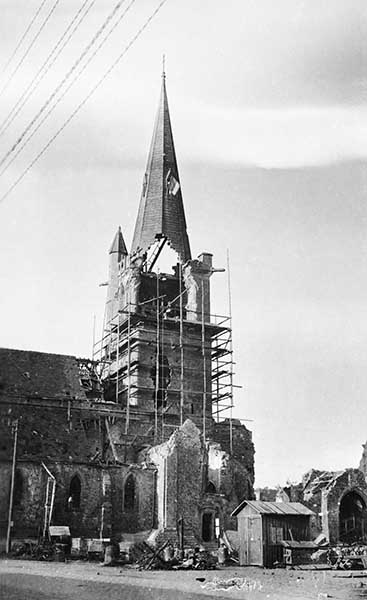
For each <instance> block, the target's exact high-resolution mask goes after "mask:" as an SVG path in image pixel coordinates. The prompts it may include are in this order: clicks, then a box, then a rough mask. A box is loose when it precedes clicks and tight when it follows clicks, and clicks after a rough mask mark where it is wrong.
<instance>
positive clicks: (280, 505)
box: [232, 500, 314, 517]
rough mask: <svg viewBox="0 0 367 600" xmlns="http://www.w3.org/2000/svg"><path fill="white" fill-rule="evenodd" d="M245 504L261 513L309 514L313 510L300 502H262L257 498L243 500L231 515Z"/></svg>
mask: <svg viewBox="0 0 367 600" xmlns="http://www.w3.org/2000/svg"><path fill="white" fill-rule="evenodd" d="M245 506H251V507H252V508H253V509H254V510H255V511H256V512H258V513H259V514H262V515H265V514H266V515H303V516H311V515H313V514H314V513H313V511H312V510H310V509H309V508H307V506H304V505H303V504H301V503H300V502H262V501H259V500H243V502H241V504H239V505H238V506H237V508H235V509H234V511H233V512H232V516H233V517H234V516H236V515H238V513H240V512H241V511H242V509H243V508H245Z"/></svg>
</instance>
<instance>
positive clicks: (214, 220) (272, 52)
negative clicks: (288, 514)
mask: <svg viewBox="0 0 367 600" xmlns="http://www.w3.org/2000/svg"><path fill="white" fill-rule="evenodd" d="M90 1H91V0H90ZM116 1H117V0H96V1H95V2H94V3H93V6H92V7H91V9H90V11H89V13H88V15H87V16H86V18H85V20H84V21H83V23H82V24H81V26H80V27H79V29H78V30H77V32H76V33H75V35H74V37H73V38H72V39H71V40H70V43H69V44H68V45H67V46H66V47H65V49H64V50H63V52H62V53H61V54H60V56H59V58H58V59H57V60H56V61H55V63H54V64H53V65H52V68H50V69H49V71H48V73H47V75H46V76H45V77H44V79H43V80H42V81H41V83H40V85H39V86H38V88H37V90H36V91H35V93H34V94H33V95H32V96H31V97H30V98H29V100H28V102H27V103H26V104H25V106H24V107H23V109H22V110H21V111H20V112H19V114H18V115H17V117H16V118H14V121H13V122H12V123H11V124H10V126H9V127H8V129H7V130H6V131H5V132H4V131H3V126H2V123H3V122H4V119H5V118H7V116H8V114H9V112H10V111H11V110H12V108H13V106H14V105H15V103H16V102H17V101H18V99H19V97H20V96H21V94H22V93H23V92H24V90H25V89H26V87H27V86H28V85H29V84H30V82H31V81H32V79H33V77H34V76H35V75H36V73H37V71H38V69H39V68H40V66H41V65H42V64H43V62H44V61H45V59H46V58H47V56H48V53H49V52H50V51H51V50H52V48H53V47H54V45H55V43H56V42H57V40H58V39H59V37H60V36H61V35H62V33H63V31H64V30H65V28H66V26H67V25H68V23H69V22H70V21H71V19H72V18H73V16H74V15H75V13H76V11H77V10H78V9H79V8H80V7H81V6H82V4H83V3H82V0H80V1H79V0H78V1H76V0H59V2H58V3H57V4H56V8H55V9H54V12H53V13H52V15H51V16H50V18H49V20H48V22H47V24H46V26H45V27H44V29H43V30H42V31H41V33H40V35H39V37H38V38H37V40H36V41H35V43H34V45H33V47H32V48H31V49H30V50H29V52H28V53H26V50H27V47H28V45H29V44H30V43H31V41H32V39H33V36H34V35H35V33H36V32H37V30H38V29H39V28H40V26H41V24H42V21H43V20H44V19H45V18H46V16H47V14H48V13H49V12H50V10H51V9H52V7H53V5H54V4H55V2H54V0H52V1H51V0H46V2H45V4H44V6H43V8H42V10H41V12H40V13H39V16H38V17H37V19H36V21H35V22H34V25H33V26H32V28H31V30H30V32H29V34H28V35H27V37H26V38H25V40H24V43H23V44H22V45H21V46H20V48H19V50H18V51H17V53H16V54H15V56H14V58H13V59H12V61H11V62H10V64H9V65H8V66H7V64H6V63H7V60H8V58H9V57H10V56H11V54H12V52H13V50H14V48H15V47H16V44H17V42H18V41H19V40H20V39H21V36H22V33H23V32H24V31H25V29H26V27H27V25H28V24H29V23H30V21H31V19H32V17H33V15H34V14H35V11H36V10H37V8H38V7H39V6H40V0H2V4H1V9H2V18H1V21H0V57H1V59H0V115H1V118H0V121H1V124H0V157H1V158H0V161H1V160H2V157H3V156H4V155H5V154H6V153H7V152H8V151H10V149H11V148H12V147H13V145H14V143H15V142H16V140H19V138H20V136H21V134H22V132H23V131H24V130H25V128H26V127H27V125H28V123H29V122H30V121H31V120H32V119H33V117H34V116H35V115H36V114H37V113H38V111H39V110H40V107H41V106H43V105H44V104H45V102H46V100H47V98H49V97H50V95H51V94H52V92H53V91H54V90H55V88H56V87H57V86H58V85H59V83H60V82H61V81H62V80H63V78H64V77H65V75H66V74H67V73H68V72H69V71H70V69H71V68H72V66H73V64H74V63H75V61H76V59H77V57H78V56H79V55H80V53H81V52H82V51H83V50H84V49H85V48H86V47H87V45H88V43H89V41H90V40H91V39H92V37H93V36H94V34H95V32H96V31H97V29H98V28H99V27H100V26H101V24H102V23H103V22H104V20H105V19H106V18H107V16H108V15H109V13H110V12H111V11H112V10H113V7H114V6H115V5H116ZM157 5H158V0H156V1H154V0H140V1H139V0H135V2H133V3H132V4H131V7H130V9H129V10H128V12H127V13H126V16H125V17H124V18H123V19H122V20H121V22H120V24H119V25H118V27H116V29H115V31H114V32H113V34H112V35H111V36H110V37H109V38H108V40H107V43H106V44H105V45H104V46H103V48H101V50H100V51H99V52H98V54H97V55H96V56H95V58H94V59H93V60H92V61H91V63H90V64H89V66H88V68H86V69H85V71H84V72H83V73H82V74H81V75H80V76H79V77H78V79H77V80H76V82H75V83H74V84H73V86H72V87H71V88H70V90H69V91H68V93H66V94H65V96H64V97H63V98H61V99H60V101H59V102H58V103H57V106H56V108H55V110H54V111H53V112H52V113H50V115H49V117H48V118H47V119H46V120H45V122H44V123H43V125H42V126H41V127H40V129H39V131H37V132H36V133H35V135H34V136H33V137H32V138H31V140H30V141H29V143H27V145H26V146H25V147H24V150H22V151H21V152H19V156H17V157H16V159H15V160H14V161H13V162H12V164H11V165H10V166H9V167H8V168H7V169H6V170H5V171H4V172H3V168H1V170H0V173H1V174H0V195H1V196H3V195H4V194H6V192H7V191H8V189H9V188H10V187H11V186H12V185H13V184H14V182H15V181H16V180H17V179H18V178H19V177H20V176H21V175H22V173H23V172H24V171H25V170H26V169H27V168H28V167H29V166H30V164H31V163H32V162H33V160H34V158H35V157H36V156H37V155H38V153H39V152H40V151H41V150H42V149H43V148H44V147H45V145H46V144H47V143H48V141H49V140H50V139H51V138H52V137H53V136H54V135H55V133H56V132H57V131H58V130H59V129H60V127H62V125H63V124H64V122H65V121H66V120H67V119H68V117H69V115H70V114H71V113H72V112H73V111H74V110H75V108H76V107H77V106H78V105H79V104H80V102H81V101H82V100H83V99H84V98H85V97H86V95H87V94H88V93H89V91H90V90H91V89H93V87H94V86H95V84H96V82H97V81H98V80H99V79H100V78H101V77H102V75H103V74H104V72H105V71H106V70H107V69H108V68H109V67H110V66H111V64H112V63H113V62H114V61H115V59H116V58H117V56H118V55H119V54H120V53H122V52H123V51H124V48H125V47H126V46H127V45H128V44H129V42H130V41H131V39H132V38H133V36H134V35H135V34H136V32H137V31H138V30H139V28H140V27H141V26H142V24H143V23H144V22H145V21H146V19H147V18H148V17H149V15H150V14H151V13H152V12H153V11H154V9H155V8H156V7H157ZM86 6H88V4H87V5H86ZM127 6H128V1H127V0H126V1H125V2H124V3H123V5H122V7H121V9H120V13H117V16H118V15H119V14H121V11H122V10H123V9H124V8H126V7H127ZM111 23H113V21H111ZM106 31H107V30H106ZM100 39H101V38H100ZM366 40H367V4H366V2H365V1H364V0H329V1H326V2H317V1H316V0H308V1H302V0H278V2H273V1H272V0H256V1H255V0H227V2H226V3H222V2H219V1H217V0H211V1H209V0H202V1H201V2H197V1H194V0H185V2H181V1H179V0H167V1H166V3H165V4H164V5H163V6H162V8H161V9H160V11H159V12H158V13H157V15H156V16H155V17H154V19H153V20H152V21H151V23H150V24H149V26H148V27H147V28H146V29H145V30H144V31H143V33H142V34H141V35H140V37H139V38H138V39H137V40H136V42H134V43H133V44H132V45H131V47H130V48H129V50H128V51H127V52H126V54H125V55H124V56H123V58H122V60H121V61H120V62H119V63H118V64H117V66H116V68H115V69H114V70H113V71H112V72H111V73H110V75H109V76H108V77H107V78H106V79H105V80H104V81H103V83H102V84H101V85H100V86H99V87H98V88H97V90H96V91H95V93H93V94H92V96H91V97H90V99H89V100H88V102H86V103H85V104H84V105H83V107H82V108H81V109H80V110H79V111H78V112H77V113H76V114H75V117H74V118H73V119H72V120H71V121H70V122H69V123H68V124H67V125H66V126H65V128H64V129H63V130H62V132H61V134H60V135H58V136H57V137H56V138H55V139H54V141H53V142H52V143H51V144H50V146H49V147H48V149H47V151H45V152H44V153H43V154H42V156H41V157H40V159H39V160H38V161H37V162H36V163H35V164H34V165H33V166H32V167H31V168H30V169H29V170H28V172H27V174H26V175H25V176H24V177H23V179H22V180H21V181H20V182H19V184H17V185H16V186H15V187H14V189H13V190H12V192H11V193H10V194H9V195H7V197H6V198H5V199H4V200H2V201H1V202H0V218H1V237H0V255H1V261H0V290H1V311H0V331H1V339H0V344H1V345H2V346H5V347H11V348H21V349H27V350H38V351H44V352H56V353H65V354H72V355H77V356H90V355H91V351H92V339H93V320H94V315H96V323H97V330H98V331H100V330H101V327H102V320H103V310H104V301H105V288H103V287H99V284H100V283H101V282H104V281H105V280H106V277H107V266H108V248H109V245H110V243H111V240H112V238H113V236H114V233H115V231H116V229H117V227H118V226H119V225H121V227H122V230H123V233H124V237H125V240H126V242H127V244H128V245H129V244H130V243H131V239H132V233H133V227H134V223H135V219H136V213H137V208H138V203H139V196H140V189H141V183H142V178H143V174H144V169H145V163H146V158H147V153H148V148H149V143H150V138H151V135H152V130H153V123H154V117H155V112H156V109H157V103H158V99H159V92H160V83H161V82H160V77H161V69H162V55H163V54H165V56H166V73H167V91H168V99H169V105H170V112H171V119H172V126H173V133H174V138H175V145H176V153H177V157H178V163H179V169H180V178H181V186H182V192H183V198H184V204H185V211H186V220H187V224H188V232H189V236H190V241H191V248H192V251H193V254H194V256H197V255H199V254H200V253H201V252H203V251H207V252H212V253H213V254H214V266H216V267H218V268H221V267H225V266H226V254H227V249H228V250H229V253H230V265H231V291H232V311H233V338H234V353H235V354H234V356H235V362H236V365H235V373H236V374H235V383H236V384H237V385H241V386H242V388H238V389H236V394H235V404H236V408H235V410H234V415H235V416H237V417H238V418H242V419H248V420H249V421H248V422H247V423H246V424H247V426H248V427H249V428H250V429H251V430H252V431H253V437H254V442H255V449H256V456H255V460H256V462H255V475H256V486H266V485H268V486H275V485H277V484H284V483H285V482H286V481H288V480H289V481H299V480H300V478H301V476H302V474H303V473H304V472H305V471H307V470H308V469H310V468H317V469H343V468H345V467H351V466H358V463H359V460H360V457H361V453H362V444H363V443H365V442H366V440H367V402H366V401H365V399H366V396H367V369H366V359H367V279H366V267H367V260H366V255H367V254H366V253H367V235H366V234H367V205H366V201H365V194H366V185H367V176H366V156H367V101H366V92H367V79H366V72H367V69H366V66H367V46H366V45H367V41H366ZM24 55H25V56H24ZM23 56H24V59H23V60H22V57H23ZM20 61H22V62H21V64H20V65H19V67H18V64H19V63H20ZM78 72H79V71H78V68H76V69H74V70H73V73H78ZM55 98H56V99H57V97H55ZM49 106H51V104H49V105H48V107H49ZM44 114H45V113H43V115H44ZM22 140H23V138H22ZM21 143H22V142H21ZM19 147H20V144H19V145H18V146H17V149H18V148H19ZM14 155H15V151H13V152H12V153H11V154H10V155H9V159H8V160H10V159H11V158H12V157H14ZM4 164H5V165H6V164H7V163H4ZM212 302H213V311H214V312H217V313H221V314H223V313H227V312H228V298H227V289H226V274H223V273H216V274H214V275H213V278H212Z"/></svg>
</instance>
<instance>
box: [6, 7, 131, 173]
mask: <svg viewBox="0 0 367 600" xmlns="http://www.w3.org/2000/svg"><path fill="white" fill-rule="evenodd" d="M125 1H126V0H118V2H117V3H116V5H115V7H114V8H113V10H112V11H111V12H110V14H109V15H108V16H107V17H106V19H105V20H104V22H103V23H102V25H101V27H100V28H99V29H98V30H97V32H96V33H95V34H94V36H93V37H92V39H91V40H90V42H89V43H88V44H87V46H86V47H85V48H84V50H83V51H82V52H81V54H80V55H79V57H78V58H77V59H76V61H75V62H74V64H73V66H72V67H71V68H70V69H69V70H68V72H67V73H66V75H65V76H64V77H63V78H62V80H61V81H60V82H59V83H58V85H57V86H56V88H55V89H54V91H53V92H52V93H51V94H50V96H49V97H48V98H47V100H46V102H45V103H44V104H43V105H42V106H41V108H40V109H39V111H38V112H37V114H36V116H35V117H33V119H32V120H31V121H30V123H28V125H27V127H26V128H25V129H24V131H23V132H22V133H21V135H20V136H19V137H18V139H17V140H16V141H15V143H14V144H13V146H12V147H11V148H10V149H9V150H8V152H6V154H5V155H4V156H3V158H2V159H1V160H0V167H1V166H2V165H3V164H4V163H5V162H6V160H7V159H8V158H9V156H10V155H11V154H13V152H14V151H15V150H16V148H17V147H18V146H19V144H20V143H21V142H22V141H23V139H24V138H25V136H26V135H27V133H28V132H29V131H30V130H31V129H32V127H33V125H35V123H36V122H37V121H38V119H39V118H40V117H41V116H42V114H43V113H44V111H45V110H46V108H47V107H48V106H49V104H50V103H51V102H52V101H53V100H54V99H55V98H56V96H57V94H58V93H59V92H60V91H61V89H62V88H63V86H64V85H65V83H66V82H67V81H68V79H69V78H70V77H71V76H72V75H73V73H74V71H75V70H76V69H77V68H78V66H79V65H80V63H81V62H82V61H83V59H84V58H85V57H86V55H87V54H88V52H89V50H90V49H91V48H92V47H93V46H94V44H95V43H96V41H97V40H98V38H99V37H100V36H101V35H102V33H103V32H104V30H105V29H106V27H108V25H109V23H110V22H111V20H112V19H113V17H114V16H115V15H116V13H117V12H118V11H119V10H120V8H121V6H122V5H123V3H124V2H125ZM135 1H136V0H131V1H130V4H129V6H128V9H129V8H130V6H132V4H133V3H134V2H135ZM128 9H127V10H128ZM127 10H125V11H124V13H123V14H122V15H121V18H122V17H123V16H124V15H125V14H126V12H127ZM121 18H120V19H119V21H118V22H117V24H118V23H119V22H120V21H121ZM116 26H117V25H115V27H116ZM115 27H113V28H112V29H111V31H110V32H109V33H108V34H107V35H106V37H105V38H104V40H103V41H102V42H101V44H100V45H99V46H98V48H97V50H96V52H94V53H93V54H92V57H91V58H93V57H94V56H95V54H96V53H97V52H98V50H99V49H100V48H101V47H102V45H103V44H104V43H105V42H106V40H107V39H108V37H109V36H110V35H111V33H112V31H113V30H114V28H115ZM90 60H91V59H89V60H88V62H87V65H88V64H89V62H90ZM84 69H85V67H83V69H82V70H81V71H80V73H79V74H78V75H77V77H76V79H77V78H78V77H79V76H80V74H81V73H82V72H83V71H84ZM76 79H75V80H74V81H76ZM70 87H71V86H69V87H68V88H67V90H68V89H70ZM67 90H66V91H67ZM65 93H66V92H64V94H63V95H62V96H61V98H63V97H64V95H65ZM61 98H60V99H59V100H58V101H57V102H56V103H55V105H54V106H56V105H57V104H58V103H59V101H60V100H61ZM52 110H53V108H52ZM52 110H51V112H52ZM42 122H43V121H42ZM38 129H39V127H37V128H36V130H35V131H34V132H33V134H34V133H35V132H36V131H37V130H38ZM33 134H31V135H30V136H29V138H28V140H29V139H31V137H33ZM28 140H27V141H26V142H25V144H26V143H28ZM25 144H23V146H22V148H24V145H25ZM16 156H18V153H17V155H16ZM11 162H12V161H11ZM9 164H10V163H9ZM3 172H4V171H1V173H0V175H2V173H3Z"/></svg>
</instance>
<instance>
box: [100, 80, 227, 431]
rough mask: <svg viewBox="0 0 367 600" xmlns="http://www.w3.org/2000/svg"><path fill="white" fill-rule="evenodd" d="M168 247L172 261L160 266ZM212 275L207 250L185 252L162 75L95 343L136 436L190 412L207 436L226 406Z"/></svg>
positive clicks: (109, 388) (221, 327)
mask: <svg viewBox="0 0 367 600" xmlns="http://www.w3.org/2000/svg"><path fill="white" fill-rule="evenodd" d="M167 249H169V250H170V254H171V255H173V256H174V259H175V261H174V264H173V265H172V268H171V272H162V270H161V269H160V268H159V267H160V261H161V260H162V257H163V256H164V254H165V252H166V251H167ZM168 270H169V269H168ZM214 271H215V269H213V266H212V255H211V254H209V253H202V254H201V255H200V256H199V257H198V258H196V259H192V257H191V250H190V242H189V237H188V234H187V227H186V218H185V211H184V205H183V197H182V186H181V181H180V175H179V170H178V165H177V159H176V152H175V146H174V141H173V134H172V127H171V119H170V113H169V108H168V100H167V90H166V80H165V75H164V74H163V76H162V87H161V94H160V100H159V106H158V111H157V115H156V120H155V125H154V131H153V137H152V141H151V146H150V150H149V155H148V160H147V165H146V170H145V174H144V178H143V186H142V192H141V198H140V204H139V209H138V214H137V219H136V224H135V231H134V235H133V241H132V246H131V251H130V253H128V252H127V249H126V246H125V243H124V240H123V237H122V233H121V230H120V229H119V231H118V232H117V234H116V236H115V238H114V241H113V243H112V246H111V250H110V271H109V283H108V292H107V305H106V312H105V335H104V339H103V344H102V346H103V356H104V369H103V380H104V397H105V400H107V401H110V402H115V403H116V404H118V405H119V408H120V409H122V410H123V411H124V414H125V434H126V435H128V436H130V435H131V436H132V438H133V439H134V440H137V439H139V440H140V441H141V442H142V441H143V439H142V438H143V437H144V438H145V441H146V442H148V443H159V442H161V441H164V440H166V439H168V438H169V436H170V435H171V434H172V433H173V431H174V430H175V429H176V428H177V427H179V426H180V425H182V424H183V423H184V421H185V420H186V419H187V418H189V419H190V420H191V421H193V422H194V423H195V425H196V426H197V427H198V428H199V430H200V431H201V432H202V433H203V435H204V438H206V437H208V436H210V434H211V431H212V428H213V424H214V421H213V415H214V413H215V411H217V415H219V412H220V410H221V407H223V402H224V403H226V405H227V407H228V406H229V405H231V403H232V388H231V385H230V383H231V364H232V355H231V348H230V328H229V322H224V321H222V322H221V323H220V322H218V320H216V319H213V317H212V316H211V314H210V313H211V308H210V277H211V275H212V273H213V272H214ZM213 406H214V411H213Z"/></svg>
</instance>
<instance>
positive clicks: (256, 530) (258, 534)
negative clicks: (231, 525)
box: [239, 515, 263, 566]
mask: <svg viewBox="0 0 367 600" xmlns="http://www.w3.org/2000/svg"><path fill="white" fill-rule="evenodd" d="M239 533H240V565H260V566H261V565H262V564H263V551H262V550H263V549H262V522H261V517H260V515H251V516H249V515H246V516H244V517H242V518H241V519H239Z"/></svg>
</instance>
